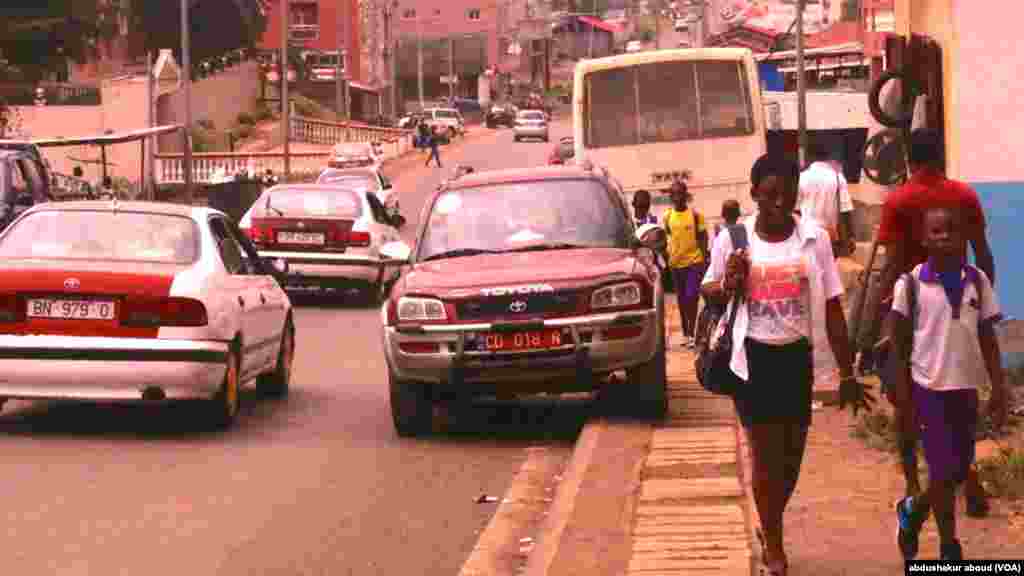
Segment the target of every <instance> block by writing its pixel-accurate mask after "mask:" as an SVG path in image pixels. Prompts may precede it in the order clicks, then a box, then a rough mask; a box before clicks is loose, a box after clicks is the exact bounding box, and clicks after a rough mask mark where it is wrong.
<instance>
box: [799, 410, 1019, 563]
mask: <svg viewBox="0 0 1024 576" xmlns="http://www.w3.org/2000/svg"><path fill="white" fill-rule="evenodd" d="M853 425H854V419H853V418H852V416H851V415H850V414H849V412H845V413H839V412H838V411H837V410H836V409H834V408H825V409H823V410H818V411H816V412H815V413H814V424H813V426H812V428H811V433H810V438H809V440H808V447H807V454H806V456H805V458H804V465H803V472H802V474H801V477H800V483H799V485H798V486H797V491H796V494H795V495H794V497H793V501H792V502H790V505H789V509H788V510H787V511H786V526H785V530H786V533H785V540H786V548H787V551H788V554H789V559H790V560H789V561H790V574H794V575H803V574H806V575H811V574H814V575H841V574H842V575H845V574H850V575H854V574H856V575H873V574H879V575H881V574H886V575H889V574H900V573H902V569H903V560H902V558H901V557H900V554H899V550H898V549H897V547H896V538H895V534H896V532H895V514H894V513H893V505H894V503H895V502H896V500H897V499H898V498H900V497H901V496H902V495H903V476H902V474H901V473H900V470H899V461H898V459H897V457H896V455H895V454H890V453H886V452H881V451H878V450H875V449H873V448H870V447H868V446H866V445H865V444H864V442H863V441H861V440H859V439H857V438H855V437H854V434H853V427H854V426H853ZM991 504H992V511H991V514H990V516H989V517H988V518H986V519H973V518H968V517H967V516H966V515H965V514H964V513H963V509H964V508H963V500H962V498H961V499H960V501H959V502H958V504H957V506H958V511H959V516H958V530H959V533H960V539H961V542H962V543H963V546H964V552H965V555H966V556H967V557H968V558H997V559H1003V558H1014V557H1019V556H1020V551H1021V550H1024V507H1022V505H1021V503H1019V502H1018V503H1013V502H1006V501H1002V500H996V499H993V500H992V501H991ZM919 557H920V558H922V559H925V558H937V557H938V533H937V532H936V529H935V523H934V521H933V520H929V521H928V523H927V524H925V528H924V531H923V533H922V536H921V553H920V556H919Z"/></svg>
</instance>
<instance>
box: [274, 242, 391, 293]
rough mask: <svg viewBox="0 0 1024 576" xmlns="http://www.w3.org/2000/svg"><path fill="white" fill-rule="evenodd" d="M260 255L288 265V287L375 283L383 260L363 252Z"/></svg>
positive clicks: (381, 272) (377, 280)
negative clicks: (338, 283)
mask: <svg viewBox="0 0 1024 576" xmlns="http://www.w3.org/2000/svg"><path fill="white" fill-rule="evenodd" d="M364 252H365V250H364ZM259 255H260V257H261V258H280V259H282V260H284V261H285V262H288V275H287V278H286V280H285V285H287V286H292V285H301V286H305V285H310V284H324V283H332V282H344V281H356V282H369V283H375V282H379V281H380V280H381V279H382V278H383V275H384V261H383V260H381V259H380V258H376V257H373V256H371V255H369V254H366V253H363V254H360V253H353V252H349V251H346V252H341V253H316V252H279V251H273V250H261V251H259Z"/></svg>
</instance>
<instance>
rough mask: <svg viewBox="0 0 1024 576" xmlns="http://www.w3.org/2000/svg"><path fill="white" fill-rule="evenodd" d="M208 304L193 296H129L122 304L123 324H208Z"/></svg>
mask: <svg viewBox="0 0 1024 576" xmlns="http://www.w3.org/2000/svg"><path fill="white" fill-rule="evenodd" d="M207 322H208V319H207V316H206V306H204V305H203V303H202V302H200V301H199V300H195V299H192V298H180V297H169V298H129V299H126V300H125V301H124V303H123V304H122V305H121V324H122V325H123V326H136V327H152V326H206V324H207Z"/></svg>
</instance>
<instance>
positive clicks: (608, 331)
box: [381, 166, 666, 436]
mask: <svg viewBox="0 0 1024 576" xmlns="http://www.w3.org/2000/svg"><path fill="white" fill-rule="evenodd" d="M636 234H637V232H636V230H635V229H634V224H633V219H632V218H631V217H630V215H629V211H628V209H627V207H626V205H625V202H624V200H623V195H622V191H621V190H620V189H619V188H618V186H617V185H616V184H615V183H614V181H613V180H612V179H611V178H609V177H608V175H607V174H606V173H605V172H604V171H603V170H601V169H600V168H596V169H595V168H590V167H577V166H554V167H539V168H530V169H520V170H497V171H488V172H474V173H471V174H467V175H465V176H462V177H459V178H457V179H455V180H452V181H449V182H447V183H445V184H444V185H442V186H441V187H440V188H439V189H438V190H437V191H435V192H434V194H433V196H432V197H431V198H430V199H429V200H428V202H427V205H426V207H425V209H424V217H423V218H422V221H421V223H420V228H419V231H418V234H417V241H416V244H415V248H410V247H409V246H407V245H405V244H403V243H401V242H393V243H390V244H387V245H385V246H383V247H382V248H381V255H382V257H384V258H388V259H390V260H391V262H392V263H393V264H398V265H401V266H403V267H404V270H403V272H402V274H401V276H400V277H399V278H398V279H397V280H396V282H395V284H394V285H393V286H392V287H391V289H390V291H389V292H390V294H389V296H388V298H387V301H386V303H385V305H384V307H383V315H384V322H383V324H384V326H383V338H384V350H385V357H386V363H387V367H388V384H389V387H390V399H391V412H392V416H393V420H394V425H395V428H396V430H397V432H398V434H399V435H401V436H409V435H416V434H421V433H426V432H428V431H429V430H430V428H431V423H432V422H431V413H432V404H433V403H434V402H439V401H445V400H450V399H454V398H459V397H472V396H481V395H499V396H505V395H520V394H531V393H539V392H546V393H563V392H577V391H590V390H594V389H597V388H601V387H604V386H605V385H610V383H611V382H615V381H616V380H615V379H609V378H607V376H609V375H610V374H611V373H612V372H616V371H619V370H625V371H626V374H627V378H626V381H625V383H620V384H616V385H615V388H616V392H621V393H622V394H624V398H625V399H628V400H629V401H631V402H635V403H636V407H637V408H639V409H641V410H642V411H643V412H644V413H654V414H656V415H658V416H660V415H661V414H663V413H664V410H665V405H666V399H665V331H664V305H663V292H662V283H661V281H660V272H659V270H658V266H657V264H656V262H655V259H654V254H653V252H652V250H651V249H650V248H649V247H648V246H649V245H648V244H646V242H645V241H646V239H645V241H641V240H640V239H638V238H637V236H636ZM620 386H621V388H620Z"/></svg>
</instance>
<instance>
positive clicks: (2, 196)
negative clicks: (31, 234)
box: [0, 149, 52, 230]
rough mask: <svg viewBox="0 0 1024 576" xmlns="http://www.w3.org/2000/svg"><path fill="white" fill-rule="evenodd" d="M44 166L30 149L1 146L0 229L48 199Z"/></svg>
mask: <svg viewBox="0 0 1024 576" xmlns="http://www.w3.org/2000/svg"><path fill="white" fill-rule="evenodd" d="M47 174H48V171H47V169H46V166H45V165H44V164H43V163H42V162H40V161H39V160H38V159H37V157H36V156H35V155H34V154H33V153H32V152H30V151H29V150H16V149H7V150H3V149H0V230H3V229H4V228H5V227H6V226H7V225H8V224H10V223H11V222H13V221H14V220H15V219H16V218H17V217H18V216H19V215H21V214H22V213H23V212H25V211H26V210H28V209H29V208H31V207H32V206H35V205H36V204H39V203H43V202H48V201H50V200H51V199H52V198H51V196H50V186H49V181H48V180H47V178H48V176H47Z"/></svg>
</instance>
